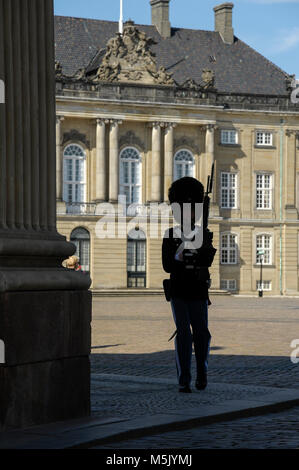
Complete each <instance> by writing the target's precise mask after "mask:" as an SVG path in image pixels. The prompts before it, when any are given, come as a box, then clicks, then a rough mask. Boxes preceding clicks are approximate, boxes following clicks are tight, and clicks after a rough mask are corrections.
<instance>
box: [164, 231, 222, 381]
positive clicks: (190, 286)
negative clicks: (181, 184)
mask: <svg viewBox="0 0 299 470" xmlns="http://www.w3.org/2000/svg"><path fill="white" fill-rule="evenodd" d="M181 243H182V239H181V238H176V235H175V236H174V231H173V229H172V228H171V229H169V230H168V231H167V232H166V233H165V236H164V238H163V246H162V262H163V268H164V270H165V271H166V272H167V273H170V280H171V287H170V297H171V307H172V312H173V317H174V321H175V324H176V327H177V336H176V339H175V348H176V365H177V373H178V380H179V385H180V386H190V383H191V357H192V334H191V330H190V325H191V326H192V332H193V341H194V350H195V356H196V365H197V378H198V379H202V378H203V377H206V373H207V368H208V355H209V347H210V340H211V335H210V332H209V330H208V303H209V293H208V289H209V284H210V274H209V269H208V268H209V266H211V264H212V262H213V259H214V256H215V253H216V250H215V248H214V247H213V245H212V235H211V232H209V230H206V231H205V232H204V234H203V244H202V246H201V248H199V249H197V255H196V256H197V259H198V265H199V266H200V268H199V269H187V268H186V265H185V263H184V262H183V261H179V260H177V259H176V258H175V256H176V252H177V249H178V247H179V246H180V245H181Z"/></svg>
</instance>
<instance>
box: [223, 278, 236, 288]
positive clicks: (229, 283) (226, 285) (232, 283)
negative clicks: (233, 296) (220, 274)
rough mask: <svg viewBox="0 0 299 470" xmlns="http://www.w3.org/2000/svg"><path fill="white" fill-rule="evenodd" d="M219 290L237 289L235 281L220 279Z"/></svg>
mask: <svg viewBox="0 0 299 470" xmlns="http://www.w3.org/2000/svg"><path fill="white" fill-rule="evenodd" d="M220 289H224V290H236V289H237V282H236V279H221V282H220Z"/></svg>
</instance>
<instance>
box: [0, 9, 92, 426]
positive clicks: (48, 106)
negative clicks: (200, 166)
mask: <svg viewBox="0 0 299 470" xmlns="http://www.w3.org/2000/svg"><path fill="white" fill-rule="evenodd" d="M0 79H1V80H3V81H4V83H5V87H6V100H5V104H1V105H0V107H1V108H0V168H1V172H0V174H1V176H0V178H1V184H0V186H1V196H0V201H1V202H0V339H1V340H3V341H4V344H5V364H4V365H0V431H1V430H4V429H8V428H15V427H24V426H28V425H33V424H40V423H45V422H49V421H57V420H61V419H70V418H75V417H80V416H86V415H88V414H89V409H90V398H89V368H90V366H89V353H90V321H91V297H90V292H88V288H89V286H90V278H89V276H86V275H84V274H83V273H78V272H75V271H70V270H67V269H65V268H63V267H62V266H61V263H62V261H63V260H64V259H65V258H67V257H68V256H70V255H72V254H73V253H74V251H75V247H74V245H73V244H71V243H68V242H67V241H66V239H65V237H63V236H61V235H59V234H58V233H57V230H56V145H55V144H56V141H55V126H56V123H55V119H56V116H55V77H54V21H53V2H52V0H42V1H41V0H0Z"/></svg>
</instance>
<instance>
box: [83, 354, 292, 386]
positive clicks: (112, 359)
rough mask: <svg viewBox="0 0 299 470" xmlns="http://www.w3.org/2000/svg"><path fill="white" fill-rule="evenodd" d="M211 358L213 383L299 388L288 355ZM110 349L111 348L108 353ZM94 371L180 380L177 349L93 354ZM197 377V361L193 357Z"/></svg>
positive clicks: (216, 355)
mask: <svg viewBox="0 0 299 470" xmlns="http://www.w3.org/2000/svg"><path fill="white" fill-rule="evenodd" d="M219 348H221V346H213V347H212V348H211V354H210V357H209V381H210V382H225V383H234V384H243V385H261V386H268V387H279V388H299V364H294V363H292V362H291V360H290V357H288V356H285V357H283V356H245V355H235V356H234V355H226V354H221V355H220V354H214V353H213V351H215V350H218V349H219ZM107 349H108V350H109V345H108V347H107V348H106V349H105V351H107ZM93 351H95V349H93ZM90 360H91V372H92V373H97V374H101V373H105V374H120V375H133V376H146V377H158V378H176V366H175V353H174V350H169V351H161V352H155V353H148V354H109V353H105V354H98V353H95V354H92V355H91V356H90ZM192 370H193V374H192V375H193V376H194V375H195V358H194V357H193V358H192Z"/></svg>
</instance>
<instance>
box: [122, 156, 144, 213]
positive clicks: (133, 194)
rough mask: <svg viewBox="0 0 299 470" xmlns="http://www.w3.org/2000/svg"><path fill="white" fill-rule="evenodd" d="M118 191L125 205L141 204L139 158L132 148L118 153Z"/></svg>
mask: <svg viewBox="0 0 299 470" xmlns="http://www.w3.org/2000/svg"><path fill="white" fill-rule="evenodd" d="M119 189H120V194H124V195H125V196H126V200H127V204H133V203H138V204H139V203H141V157H140V154H139V152H138V151H137V150H136V149H135V148H133V147H126V148H125V149H123V150H122V151H121V153H120V171H119Z"/></svg>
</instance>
